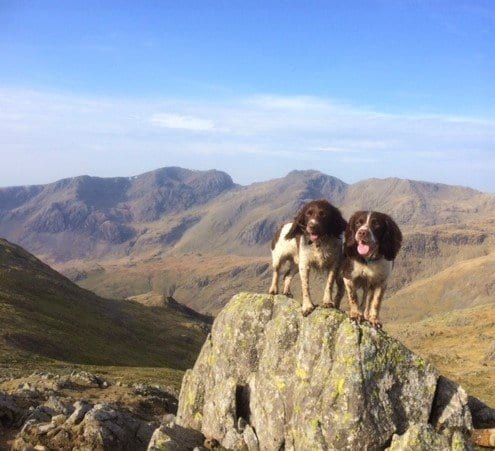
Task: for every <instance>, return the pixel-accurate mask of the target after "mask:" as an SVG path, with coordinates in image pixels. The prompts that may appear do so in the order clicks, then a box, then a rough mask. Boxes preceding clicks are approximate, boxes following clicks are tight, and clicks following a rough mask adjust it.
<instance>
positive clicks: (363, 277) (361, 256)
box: [343, 211, 402, 328]
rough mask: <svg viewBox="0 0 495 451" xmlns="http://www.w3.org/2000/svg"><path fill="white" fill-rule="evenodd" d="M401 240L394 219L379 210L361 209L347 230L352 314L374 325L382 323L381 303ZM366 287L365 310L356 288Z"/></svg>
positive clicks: (346, 268) (346, 261)
mask: <svg viewBox="0 0 495 451" xmlns="http://www.w3.org/2000/svg"><path fill="white" fill-rule="evenodd" d="M401 244H402V233H401V231H400V229H399V227H398V226H397V224H396V223H395V222H394V220H393V219H392V218H391V217H390V216H388V215H386V214H384V213H379V212H376V211H358V212H356V213H354V214H353V215H352V216H351V218H350V219H349V224H348V225H347V228H346V231H345V245H344V264H343V276H344V284H345V288H346V292H347V299H348V301H349V307H350V311H349V317H350V318H351V320H353V321H356V322H358V323H359V322H361V321H362V319H363V318H364V319H365V320H368V321H369V322H370V323H371V324H372V325H373V326H374V327H377V328H380V327H382V323H381V322H380V319H379V317H378V316H379V313H380V305H381V302H382V299H383V294H384V293H385V289H386V287H387V280H388V278H389V276H390V273H391V272H392V266H393V260H394V259H395V257H396V256H397V253H398V252H399V249H400V247H401ZM358 288H361V289H362V290H363V302H365V303H366V307H365V310H364V314H363V313H362V312H361V308H360V303H359V301H358V297H357V289H358Z"/></svg>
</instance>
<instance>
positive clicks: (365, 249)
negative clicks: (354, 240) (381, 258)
mask: <svg viewBox="0 0 495 451" xmlns="http://www.w3.org/2000/svg"><path fill="white" fill-rule="evenodd" d="M373 250H374V249H373V244H372V243H368V242H367V241H362V240H361V241H359V242H358V246H357V251H358V253H359V255H361V256H362V257H366V256H368V255H370V254H372V253H373Z"/></svg>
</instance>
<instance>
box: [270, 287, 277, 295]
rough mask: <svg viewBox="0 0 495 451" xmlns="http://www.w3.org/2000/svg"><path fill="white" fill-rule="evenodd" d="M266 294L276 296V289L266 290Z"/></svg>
mask: <svg viewBox="0 0 495 451" xmlns="http://www.w3.org/2000/svg"><path fill="white" fill-rule="evenodd" d="M268 294H274V295H275V294H278V290H277V289H276V288H270V289H269V290H268Z"/></svg>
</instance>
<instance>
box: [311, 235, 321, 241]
mask: <svg viewBox="0 0 495 451" xmlns="http://www.w3.org/2000/svg"><path fill="white" fill-rule="evenodd" d="M309 238H310V239H311V241H317V240H318V238H319V236H318V235H315V234H311V235H309Z"/></svg>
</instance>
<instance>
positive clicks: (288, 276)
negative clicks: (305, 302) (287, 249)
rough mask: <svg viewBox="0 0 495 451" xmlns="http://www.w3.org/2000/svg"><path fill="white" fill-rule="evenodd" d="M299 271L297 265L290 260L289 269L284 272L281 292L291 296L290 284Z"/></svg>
mask: <svg viewBox="0 0 495 451" xmlns="http://www.w3.org/2000/svg"><path fill="white" fill-rule="evenodd" d="M298 272H299V266H298V265H296V264H295V263H294V262H293V261H291V262H290V266H289V269H287V271H286V272H285V274H284V291H283V292H282V293H283V294H285V295H286V296H288V297H290V298H291V297H292V293H291V291H290V284H291V282H292V279H293V278H294V276H295V275H296V274H297V273H298Z"/></svg>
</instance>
